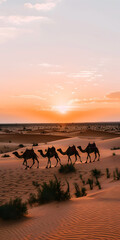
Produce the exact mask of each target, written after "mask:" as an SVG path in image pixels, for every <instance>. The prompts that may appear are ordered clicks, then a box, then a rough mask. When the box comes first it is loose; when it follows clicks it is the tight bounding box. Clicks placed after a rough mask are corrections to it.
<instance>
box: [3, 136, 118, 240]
mask: <svg viewBox="0 0 120 240" xmlns="http://www.w3.org/2000/svg"><path fill="white" fill-rule="evenodd" d="M89 141H90V142H93V141H96V144H97V146H98V148H99V149H100V153H101V160H100V161H99V162H98V161H97V162H95V163H91V164H84V162H85V160H86V154H82V153H81V157H82V160H83V164H81V163H80V162H79V160H78V161H77V163H76V170H77V172H76V173H72V174H68V175H67V176H66V175H61V174H60V173H58V168H59V167H57V168H53V166H54V165H55V159H53V160H52V168H51V169H47V170H46V169H45V166H46V164H47V159H44V158H42V157H41V156H40V155H39V153H38V149H43V151H44V150H45V149H46V148H47V147H48V146H52V145H54V146H55V147H56V148H58V147H61V148H62V149H63V150H66V148H67V147H68V146H72V144H75V145H76V146H78V145H81V146H82V147H83V148H85V147H86V145H87V144H88V142H89ZM118 146H120V138H114V139H107V140H100V139H91V140H89V139H83V138H82V139H80V138H79V137H75V138H69V139H62V140H57V141H53V142H50V143H47V144H40V145H39V146H37V147H34V150H35V152H36V153H37V155H38V156H39V161H40V168H39V169H37V168H36V166H37V165H35V166H34V167H33V169H31V170H30V169H29V170H27V171H25V170H24V167H23V166H22V161H23V160H22V159H17V158H16V157H15V156H14V155H13V154H12V152H9V155H10V157H9V158H8V159H6V158H2V157H1V156H2V155H0V176H1V178H0V196H1V198H0V201H1V204H2V203H4V202H6V201H8V200H9V199H10V198H14V197H17V196H18V197H22V198H23V200H26V199H28V196H29V194H30V193H31V192H36V190H35V188H34V187H33V185H32V181H38V182H39V183H42V182H43V181H46V182H48V181H49V179H53V178H54V174H56V175H57V177H58V179H60V180H61V182H62V186H63V188H66V183H65V180H66V178H67V180H68V181H69V183H70V191H71V196H72V199H71V200H70V201H69V202H65V203H59V204H58V203H53V204H48V205H44V206H40V207H35V208H33V209H29V211H28V217H27V219H24V220H20V221H18V222H10V223H5V222H3V221H2V220H1V221H0V239H1V240H4V239H5V240H6V239H8V240H17V239H19V240H23V239H24V240H32V239H33V240H37V239H41V240H42V239H46V240H47V239H51V240H52V239H56V240H58V239H60V240H61V239H65V240H67V239H83V240H84V239H91V240H93V239H115V240H116V239H120V227H119V226H120V212H119V204H120V183H119V181H113V170H114V169H115V168H116V167H118V168H119V169H120V150H117V151H115V153H116V155H115V156H113V151H111V147H118ZM27 147H28V148H31V145H27ZM24 150H25V148H23V149H19V150H18V151H19V153H21V151H24ZM59 156H60V158H61V161H62V163H63V164H64V163H66V162H67V156H62V155H60V154H59ZM93 157H94V156H93V155H92V159H93ZM72 160H73V161H74V157H72ZM28 162H29V164H30V165H31V164H32V161H31V160H29V161H28ZM95 167H96V168H97V169H100V170H101V171H102V173H103V176H102V177H101V178H100V183H101V186H102V189H101V190H98V187H97V186H94V189H93V190H92V191H90V190H89V186H88V185H85V187H86V189H87V193H88V194H87V196H86V197H83V198H80V199H75V196H74V191H75V190H74V185H73V183H74V182H77V183H78V184H79V185H80V186H82V182H81V180H80V174H82V175H83V178H84V180H85V181H87V179H88V177H90V175H91V172H90V171H91V169H93V168H95ZM107 167H108V168H109V169H110V173H111V177H110V179H107V178H106V175H105V169H106V168H107Z"/></svg>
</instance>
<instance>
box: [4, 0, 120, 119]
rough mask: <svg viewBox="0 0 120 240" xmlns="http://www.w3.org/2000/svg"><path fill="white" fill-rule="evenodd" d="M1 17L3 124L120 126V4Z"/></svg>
mask: <svg viewBox="0 0 120 240" xmlns="http://www.w3.org/2000/svg"><path fill="white" fill-rule="evenodd" d="M36 3H37V4H36ZM43 3H44V4H43ZM0 9H1V15H0V66H1V70H0V93H1V94H0V122H1V123H4V122H6V123H7V122H81V121H82V122H83V121H85V122H88V121H119V120H120V79H119V78H120V67H119V63H120V48H119V39H120V28H119V22H120V13H119V9H120V2H118V1H117V2H114V3H113V2H112V1H110V2H109V4H107V1H104V0H101V1H90V0H86V1H83V0H82V1H80V0H76V1H74V0H71V1H69V5H68V2H67V1H65V0H61V1H60V0H46V1H45V0H41V1H37V0H35V1H34V3H32V2H31V3H30V4H29V1H28V2H27V3H25V2H24V0H18V1H16V2H15V1H13V0H12V1H8V0H7V1H0Z"/></svg>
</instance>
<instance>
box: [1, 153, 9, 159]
mask: <svg viewBox="0 0 120 240" xmlns="http://www.w3.org/2000/svg"><path fill="white" fill-rule="evenodd" d="M2 157H3V158H8V157H10V155H8V154H4V155H3V156H2Z"/></svg>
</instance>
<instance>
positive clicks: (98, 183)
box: [96, 180, 101, 189]
mask: <svg viewBox="0 0 120 240" xmlns="http://www.w3.org/2000/svg"><path fill="white" fill-rule="evenodd" d="M96 186H98V189H101V184H100V182H99V181H98V180H96Z"/></svg>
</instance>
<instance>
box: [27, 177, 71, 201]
mask: <svg viewBox="0 0 120 240" xmlns="http://www.w3.org/2000/svg"><path fill="white" fill-rule="evenodd" d="M66 183H67V190H66V191H64V190H62V188H61V181H58V179H57V177H56V176H55V179H54V180H50V181H49V183H46V182H44V183H43V184H40V186H38V185H39V184H38V185H36V184H35V185H34V186H35V187H37V195H35V194H30V196H29V199H28V202H29V204H31V205H32V204H33V203H36V202H37V203H39V204H44V203H49V202H53V201H65V200H69V199H70V189H69V183H68V182H67V181H66Z"/></svg>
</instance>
